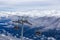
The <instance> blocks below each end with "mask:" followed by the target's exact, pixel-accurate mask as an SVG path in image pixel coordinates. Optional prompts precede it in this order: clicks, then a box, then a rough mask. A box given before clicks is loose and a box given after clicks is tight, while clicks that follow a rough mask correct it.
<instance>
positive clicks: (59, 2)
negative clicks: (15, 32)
mask: <svg viewBox="0 0 60 40" xmlns="http://www.w3.org/2000/svg"><path fill="white" fill-rule="evenodd" d="M28 9H42V10H44V9H58V10H60V0H0V11H19V10H28Z"/></svg>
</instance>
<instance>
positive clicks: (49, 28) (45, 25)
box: [0, 10, 60, 40]
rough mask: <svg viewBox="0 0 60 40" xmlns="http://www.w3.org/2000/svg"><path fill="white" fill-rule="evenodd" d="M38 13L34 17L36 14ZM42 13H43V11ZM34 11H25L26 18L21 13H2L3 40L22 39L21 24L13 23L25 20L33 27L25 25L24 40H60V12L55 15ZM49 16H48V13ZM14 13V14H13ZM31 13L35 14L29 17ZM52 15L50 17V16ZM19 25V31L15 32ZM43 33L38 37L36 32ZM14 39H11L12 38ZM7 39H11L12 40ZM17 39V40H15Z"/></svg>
mask: <svg viewBox="0 0 60 40" xmlns="http://www.w3.org/2000/svg"><path fill="white" fill-rule="evenodd" d="M35 12H36V13H37V15H39V16H37V15H36V14H35V15H34V13H35ZM41 12H42V11H41ZM41 12H39V11H37V10H34V11H28V12H27V11H26V12H25V11H24V13H26V14H25V15H26V16H24V15H23V14H21V13H22V12H21V13H20V12H14V13H13V12H1V16H0V34H1V35H2V34H4V35H2V36H1V35H0V37H1V40H4V39H6V40H10V39H11V38H12V39H11V40H20V39H21V37H20V36H21V27H22V25H21V24H18V23H13V22H12V21H18V19H19V20H21V18H22V17H23V18H24V19H26V20H28V21H29V22H30V23H31V24H32V25H29V24H26V23H25V24H24V33H23V34H24V39H26V40H50V39H51V40H60V15H58V14H59V11H56V12H57V13H56V12H55V11H54V12H53V14H52V13H51V11H43V13H44V16H43V15H41V14H42V13H41ZM45 12H46V13H48V14H46V13H45ZM11 13H12V14H11ZM29 13H33V14H31V15H27V14H29ZM49 15H50V16H49ZM16 25H18V27H19V30H15V29H14V27H15V26H16ZM37 30H38V31H39V32H41V34H40V35H38V36H37V35H36V31H37ZM10 35H11V36H12V37H11V36H10ZM6 37H9V38H10V37H11V38H10V39H9V38H8V39H7V38H6ZM15 38H16V39H15Z"/></svg>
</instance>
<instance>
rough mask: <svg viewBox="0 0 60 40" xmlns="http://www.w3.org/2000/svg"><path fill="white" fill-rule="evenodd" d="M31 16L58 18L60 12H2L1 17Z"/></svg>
mask: <svg viewBox="0 0 60 40" xmlns="http://www.w3.org/2000/svg"><path fill="white" fill-rule="evenodd" d="M11 15H19V16H30V17H43V16H57V17H60V10H30V11H19V12H17V11H15V12H5V11H1V12H0V16H6V17H8V16H11Z"/></svg>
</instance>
